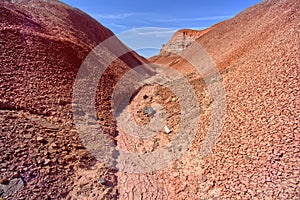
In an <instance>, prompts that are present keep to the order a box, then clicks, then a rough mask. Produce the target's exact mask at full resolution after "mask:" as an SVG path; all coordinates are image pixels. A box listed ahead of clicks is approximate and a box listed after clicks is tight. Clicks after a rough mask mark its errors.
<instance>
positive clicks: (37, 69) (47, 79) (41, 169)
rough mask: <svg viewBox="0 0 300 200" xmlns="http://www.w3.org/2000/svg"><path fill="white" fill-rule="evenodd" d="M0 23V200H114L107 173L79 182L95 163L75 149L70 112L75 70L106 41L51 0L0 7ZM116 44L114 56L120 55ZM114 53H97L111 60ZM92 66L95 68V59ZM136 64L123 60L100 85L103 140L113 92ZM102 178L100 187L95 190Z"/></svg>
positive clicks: (103, 32)
mask: <svg viewBox="0 0 300 200" xmlns="http://www.w3.org/2000/svg"><path fill="white" fill-rule="evenodd" d="M0 20H1V21H0V44H1V47H0V49H1V55H0V57H1V64H0V66H1V67H0V68H1V71H0V77H1V78H0V112H1V120H0V124H1V125H0V127H1V129H0V151H1V154H0V181H1V185H0V197H4V198H5V199H61V198H64V197H68V198H71V197H74V198H75V199H77V198H80V197H82V198H86V197H87V196H91V197H92V196H93V197H94V198H97V199H101V198H104V197H103V195H104V196H106V197H107V199H111V198H114V197H115V196H116V194H117V192H116V190H115V189H114V185H115V183H116V182H115V181H114V174H113V173H114V171H113V170H111V169H108V168H107V167H106V168H105V167H103V166H99V165H97V166H99V167H97V170H95V171H94V173H93V174H94V176H95V177H96V178H95V179H93V180H90V179H87V180H85V178H86V177H87V176H86V175H84V174H87V173H88V172H89V171H87V170H88V169H90V168H91V167H92V166H94V165H95V163H96V160H95V158H94V157H93V156H92V155H91V154H90V153H89V152H88V151H87V150H86V149H85V147H84V146H83V144H82V143H81V141H80V139H79V135H78V133H77V131H76V129H75V127H74V124H73V121H72V110H71V108H72V106H71V97H72V87H73V83H74V80H75V77H76V73H77V71H78V69H79V67H80V65H81V63H82V62H83V60H84V59H85V57H86V56H87V55H88V53H89V52H90V51H91V49H92V48H94V47H95V46H96V45H97V44H98V43H100V42H102V41H103V40H105V39H107V38H109V37H111V36H113V33H112V32H111V31H110V30H108V29H107V28H105V27H103V26H102V25H101V24H99V23H98V22H97V21H96V20H94V19H92V18H91V17H89V16H88V15H86V14H85V13H83V12H81V11H79V10H78V9H75V8H71V7H69V6H67V5H65V4H63V3H60V2H58V1H54V0H53V1H29V0H28V1H26V0H24V1H17V2H16V3H11V2H10V1H4V0H2V1H1V2H0ZM116 43H117V47H116V48H125V46H124V45H123V44H122V43H121V42H119V41H117V42H116ZM115 50H116V49H109V47H108V48H102V49H101V50H100V51H101V52H102V53H103V55H105V54H106V55H113V54H114V52H113V51H115ZM102 58H103V59H105V57H103V56H102ZM99 60H100V61H99V62H100V65H101V64H102V63H101V62H102V61H101V56H100V57H99ZM143 62H145V60H144V59H143V58H141V57H139V56H137V55H136V54H135V53H134V52H130V53H127V54H126V55H124V56H122V57H120V58H119V59H117V60H115V61H114V62H113V63H112V64H111V65H110V67H109V69H108V72H107V73H106V74H104V76H103V77H102V79H101V80H100V82H99V83H100V88H99V90H98V93H97V105H96V109H97V112H98V118H99V119H102V120H101V122H100V123H101V125H102V126H103V130H104V132H105V134H107V135H109V136H110V137H111V136H113V135H114V134H115V131H114V130H115V128H114V127H115V126H114V125H113V123H114V122H113V120H112V117H110V111H109V110H110V102H109V101H107V99H109V98H110V95H111V93H112V89H113V85H114V84H115V83H116V81H117V80H118V79H119V77H121V76H122V74H123V73H124V72H126V71H128V70H129V69H130V68H131V67H134V66H136V65H140V64H142V63H143ZM101 175H102V176H103V177H104V178H105V179H106V184H101V183H100V182H99V179H100V177H101ZM85 181H86V182H85ZM92 189H95V193H93V192H90V191H91V190H92Z"/></svg>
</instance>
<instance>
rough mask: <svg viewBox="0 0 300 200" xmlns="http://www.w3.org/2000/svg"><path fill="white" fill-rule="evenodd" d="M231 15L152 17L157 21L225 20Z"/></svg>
mask: <svg viewBox="0 0 300 200" xmlns="http://www.w3.org/2000/svg"><path fill="white" fill-rule="evenodd" d="M232 17H233V16H232V15H221V16H208V17H195V18H169V19H166V18H157V19H154V20H156V21H157V22H189V21H211V20H225V19H229V18H232Z"/></svg>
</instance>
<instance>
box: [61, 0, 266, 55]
mask: <svg viewBox="0 0 300 200" xmlns="http://www.w3.org/2000/svg"><path fill="white" fill-rule="evenodd" d="M260 1H261V0H247V1H240V0H239V1H238V0H230V1H224V0H210V1H209V0H206V1H204V0H180V1H176V0H172V1H171V0H160V1H157V0H152V1H149V0H148V1H146V0H144V1H141V0H127V1H126V0H123V1H122V0H88V1H87V0H62V2H64V3H66V4H69V5H71V6H73V7H76V8H79V9H80V10H82V11H84V12H86V13H88V14H89V15H91V16H92V17H93V18H95V19H97V20H98V21H99V22H100V23H101V24H103V25H104V26H106V27H108V28H109V29H110V30H112V31H113V32H114V33H115V34H116V35H117V36H118V37H119V38H120V39H121V40H122V41H123V42H124V43H125V44H126V45H127V46H129V47H130V48H132V49H134V50H135V51H137V52H138V53H140V54H141V55H143V56H145V57H150V56H152V55H154V54H157V53H158V52H159V49H160V48H161V45H162V44H164V43H166V42H167V41H168V40H169V39H170V38H171V36H172V35H173V34H174V32H175V31H176V30H178V29H183V28H190V29H197V30H200V29H204V28H207V27H210V26H212V25H214V24H216V23H218V22H220V21H223V20H226V19H229V18H232V17H233V16H235V15H236V14H238V13H239V12H241V11H243V10H245V9H246V8H248V7H250V6H252V5H254V4H257V3H259V2H260Z"/></svg>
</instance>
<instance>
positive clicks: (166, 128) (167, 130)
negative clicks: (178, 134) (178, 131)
mask: <svg viewBox="0 0 300 200" xmlns="http://www.w3.org/2000/svg"><path fill="white" fill-rule="evenodd" d="M164 130H165V132H166V133H167V134H169V133H171V131H170V129H169V128H168V127H167V126H164Z"/></svg>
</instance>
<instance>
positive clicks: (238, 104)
mask: <svg viewBox="0 0 300 200" xmlns="http://www.w3.org/2000/svg"><path fill="white" fill-rule="evenodd" d="M299 8H300V3H299V1H296V0H286V1H284V0H283V1H264V2H262V3H260V4H258V5H256V6H253V7H251V8H249V9H247V10H246V11H244V12H242V13H240V14H239V15H237V16H236V17H234V18H233V19H230V20H228V21H225V22H222V23H220V24H219V25H218V26H217V27H214V29H213V30H209V31H208V32H206V33H204V34H203V35H202V34H199V36H197V34H195V33H200V32H194V31H187V30H183V31H180V32H179V33H177V34H175V36H176V35H177V36H178V35H182V32H185V34H186V37H188V35H191V38H192V39H193V38H197V39H196V41H197V42H198V43H199V44H200V45H201V46H202V47H203V48H204V49H205V50H206V51H207V52H208V53H209V55H210V56H211V57H212V59H213V60H214V61H215V63H216V65H217V67H218V68H219V70H220V72H221V75H222V77H223V84H224V87H225V90H226V106H227V108H226V118H225V124H224V128H223V131H222V134H221V136H220V138H219V140H218V142H217V144H216V146H215V147H214V149H213V151H212V152H211V154H209V155H208V156H206V157H204V159H198V158H199V156H198V155H199V149H200V148H201V145H202V141H203V138H204V135H205V133H206V132H207V129H208V126H209V123H210V121H209V120H210V114H211V113H210V111H209V108H207V106H209V103H207V102H209V101H205V99H207V98H208V99H209V98H210V97H209V93H207V92H205V90H206V89H205V88H206V87H205V85H204V84H203V83H201V78H198V79H197V78H195V76H196V75H195V74H196V71H195V70H193V67H192V66H191V65H190V64H189V63H188V62H187V61H186V60H184V59H183V58H182V57H181V56H180V54H179V55H175V54H172V52H173V53H174V51H173V50H174V46H178V47H179V49H178V51H177V52H176V51H175V53H179V52H181V53H182V54H185V55H197V54H196V52H194V51H193V50H192V49H189V48H188V46H189V45H186V46H185V47H184V48H183V49H184V50H183V51H182V44H185V42H186V41H187V40H188V39H186V38H185V37H182V38H185V40H184V41H179V40H178V37H177V39H175V40H174V37H175V36H174V37H173V39H171V40H170V41H169V43H168V44H166V45H165V46H164V47H163V49H162V51H161V54H159V55H157V56H155V57H153V58H151V59H150V61H152V62H154V63H157V64H163V65H167V66H171V67H172V68H174V69H176V70H178V71H180V72H181V73H182V74H184V75H185V77H186V78H187V79H188V80H191V81H190V82H191V85H192V86H193V87H194V88H195V92H196V94H197V96H198V100H199V102H200V105H201V107H202V108H203V109H204V111H205V110H207V112H204V113H203V114H202V115H200V122H201V125H200V127H199V130H198V132H197V134H196V135H195V140H194V141H193V145H192V147H191V148H190V149H189V151H188V152H187V153H186V154H184V155H183V156H182V157H180V158H179V159H178V160H177V161H175V162H174V163H173V164H171V165H170V166H169V167H167V168H165V169H163V170H160V171H157V172H154V173H150V174H146V175H135V174H125V175H124V174H120V175H119V180H120V181H119V183H121V185H120V186H119V188H120V191H123V192H122V193H121V199H135V198H137V199H138V198H139V197H143V198H145V199H199V198H200V199H299V198H300V193H299V185H300V183H299V181H300V167H299V162H300V151H299V150H300V140H299V138H300V135H299V116H300V115H299V114H300V107H299V95H300V93H299V86H300V84H299V74H300V70H299V66H300V60H299V58H300V56H299V41H300V27H299V21H300V14H299V12H298V10H299ZM179 38H180V37H179ZM183 46H184V45H183ZM168 48H169V49H168ZM166 51H171V54H168V53H166ZM199 64H201V63H199ZM196 77H197V76H196ZM199 87H200V88H199ZM155 88H156V87H155V86H154V85H153V86H152V87H149V86H148V88H147V90H145V91H141V92H144V94H145V93H147V92H146V91H151V90H155ZM148 93H149V92H148ZM160 93H161V94H162V95H163V94H165V95H166V94H167V91H165V92H164V90H163V89H161V90H160ZM144 94H143V93H142V94H141V96H140V97H137V99H136V101H133V102H132V105H130V106H131V107H133V108H136V107H137V108H138V109H136V111H134V110H133V112H134V113H136V115H137V116H138V115H139V110H142V109H143V108H144V107H145V106H148V104H149V102H147V101H145V102H143V101H141V100H140V99H141V98H142V97H143V95H144ZM149 96H151V98H152V101H153V102H160V103H161V101H160V100H159V99H156V98H158V97H155V95H154V96H153V95H152V94H151V93H150V95H149ZM167 96H169V95H167ZM203 97H204V98H203ZM138 98H140V99H138ZM174 103H175V102H173V104H174ZM163 105H164V106H165V107H166V108H168V106H171V105H172V102H168V101H166V102H164V103H163ZM175 108H176V107H175ZM174 112H175V113H176V112H178V111H177V110H176V109H174ZM140 118H142V117H140ZM137 121H138V120H137ZM177 124H178V121H174V122H173V123H172V122H171V124H169V127H170V128H171V129H173V128H175V129H176V126H178V125H177ZM125 138H126V137H125ZM127 146H128V144H127ZM145 146H146V145H145ZM127 148H128V147H127ZM136 183H138V184H136ZM133 191H134V192H133Z"/></svg>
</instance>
